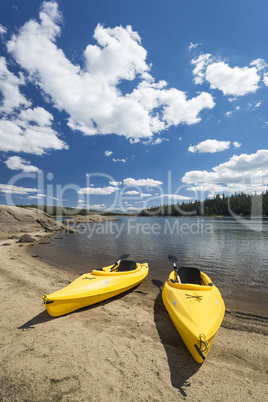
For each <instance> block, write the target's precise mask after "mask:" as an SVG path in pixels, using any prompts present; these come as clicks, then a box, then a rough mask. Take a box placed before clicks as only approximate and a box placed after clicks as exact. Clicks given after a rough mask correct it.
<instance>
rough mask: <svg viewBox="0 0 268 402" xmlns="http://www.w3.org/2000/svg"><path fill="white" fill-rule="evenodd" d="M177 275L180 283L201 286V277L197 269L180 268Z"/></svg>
mask: <svg viewBox="0 0 268 402" xmlns="http://www.w3.org/2000/svg"><path fill="white" fill-rule="evenodd" d="M178 274H179V277H180V280H181V283H193V284H195V285H201V275H200V271H199V269H198V268H189V267H180V268H179V269H178Z"/></svg>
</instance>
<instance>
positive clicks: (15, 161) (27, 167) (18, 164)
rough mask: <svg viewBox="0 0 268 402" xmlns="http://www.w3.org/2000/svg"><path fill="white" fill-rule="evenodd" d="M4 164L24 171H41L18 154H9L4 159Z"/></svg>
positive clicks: (12, 168)
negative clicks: (8, 156) (9, 155)
mask: <svg viewBox="0 0 268 402" xmlns="http://www.w3.org/2000/svg"><path fill="white" fill-rule="evenodd" d="M5 164H6V165H7V167H8V168H9V169H11V170H22V171H23V172H25V173H29V172H41V170H40V169H39V168H38V167H36V166H33V165H31V163H30V162H29V161H26V160H25V159H22V158H20V157H19V156H11V157H10V158H8V159H7V160H6V161H5Z"/></svg>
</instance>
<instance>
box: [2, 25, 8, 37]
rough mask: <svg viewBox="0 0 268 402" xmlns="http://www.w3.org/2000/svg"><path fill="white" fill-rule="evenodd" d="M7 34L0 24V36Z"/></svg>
mask: <svg viewBox="0 0 268 402" xmlns="http://www.w3.org/2000/svg"><path fill="white" fill-rule="evenodd" d="M6 33H7V29H6V27H4V26H3V25H2V24H0V35H4V34H6Z"/></svg>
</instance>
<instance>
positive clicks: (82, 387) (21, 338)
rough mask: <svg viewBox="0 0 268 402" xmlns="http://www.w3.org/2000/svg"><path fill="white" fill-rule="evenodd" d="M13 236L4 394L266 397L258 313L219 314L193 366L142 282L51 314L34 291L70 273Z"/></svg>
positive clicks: (6, 261)
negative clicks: (211, 338)
mask: <svg viewBox="0 0 268 402" xmlns="http://www.w3.org/2000/svg"><path fill="white" fill-rule="evenodd" d="M35 234H39V235H42V237H44V238H45V237H47V235H49V234H50V233H40V232H39V233H35ZM32 235H34V234H32ZM16 241H17V240H15V239H5V240H4V239H1V240H0V251H1V262H0V276H1V291H2V295H3V300H2V311H3V313H2V315H1V327H2V334H3V335H2V337H1V350H2V359H1V360H2V370H1V375H0V389H1V391H0V397H1V399H2V400H4V401H11V400H12V401H17V400H20V401H26V400H37V401H41V400H44V399H46V400H66V401H67V400H68V401H69V400H72V401H81V400H92V401H116V400H126V401H128V400H135V401H147V400H155V401H158V400H159V401H160V400H163V399H168V400H170V401H177V400H189V401H198V400H200V399H201V400H225V401H226V400H227V401H228V400H230V401H231V400H252V401H253V400H254V401H256V400H257V401H262V400H265V399H267V393H268V387H267V382H266V371H265V370H266V367H267V361H268V352H267V348H266V349H265V343H266V342H267V335H268V330H267V318H266V317H261V316H259V317H258V316H256V315H249V314H243V312H235V311H227V312H226V314H225V318H224V321H223V323H222V326H221V328H220V329H219V331H218V333H217V336H216V339H215V342H214V344H213V346H212V348H211V351H210V353H209V355H208V358H207V360H206V361H205V362H204V363H203V364H202V365H199V364H198V363H195V362H194V360H193V359H192V358H191V356H190V354H189V353H188V351H187V349H186V347H185V346H184V344H183V342H182V341H181V339H180V337H179V335H178V333H177V331H176V330H175V328H174V326H173V324H172V322H171V320H170V318H169V316H168V314H167V312H166V310H165V308H164V305H163V302H162V298H161V294H160V293H158V294H157V295H156V297H155V295H152V294H150V293H149V292H147V284H146V283H142V284H141V285H140V286H139V287H138V288H136V289H134V290H132V291H129V292H127V293H125V294H122V295H120V296H118V297H116V298H114V299H110V300H107V301H106V302H102V303H99V304H96V305H93V306H91V307H88V308H85V309H82V310H78V311H76V312H74V313H72V314H69V315H66V316H62V317H59V318H52V317H50V316H49V314H48V313H47V311H46V309H45V307H44V306H42V299H41V297H42V296H43V294H44V293H47V292H52V291H55V290H57V289H59V288H62V287H64V286H66V285H67V284H68V283H69V282H71V281H72V280H74V275H73V274H72V273H71V272H68V271H63V270H61V269H59V268H56V267H53V266H51V265H49V264H47V263H46V262H44V261H41V260H38V259H37V258H34V257H33V256H31V255H30V253H29V252H28V249H29V247H31V246H30V245H28V244H27V245H25V244H19V243H16ZM4 243H10V245H9V246H2V244H4ZM118 384H120V385H119V386H118Z"/></svg>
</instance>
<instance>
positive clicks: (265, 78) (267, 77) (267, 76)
mask: <svg viewBox="0 0 268 402" xmlns="http://www.w3.org/2000/svg"><path fill="white" fill-rule="evenodd" d="M263 82H264V85H266V86H268V73H265V74H264V76H263Z"/></svg>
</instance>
